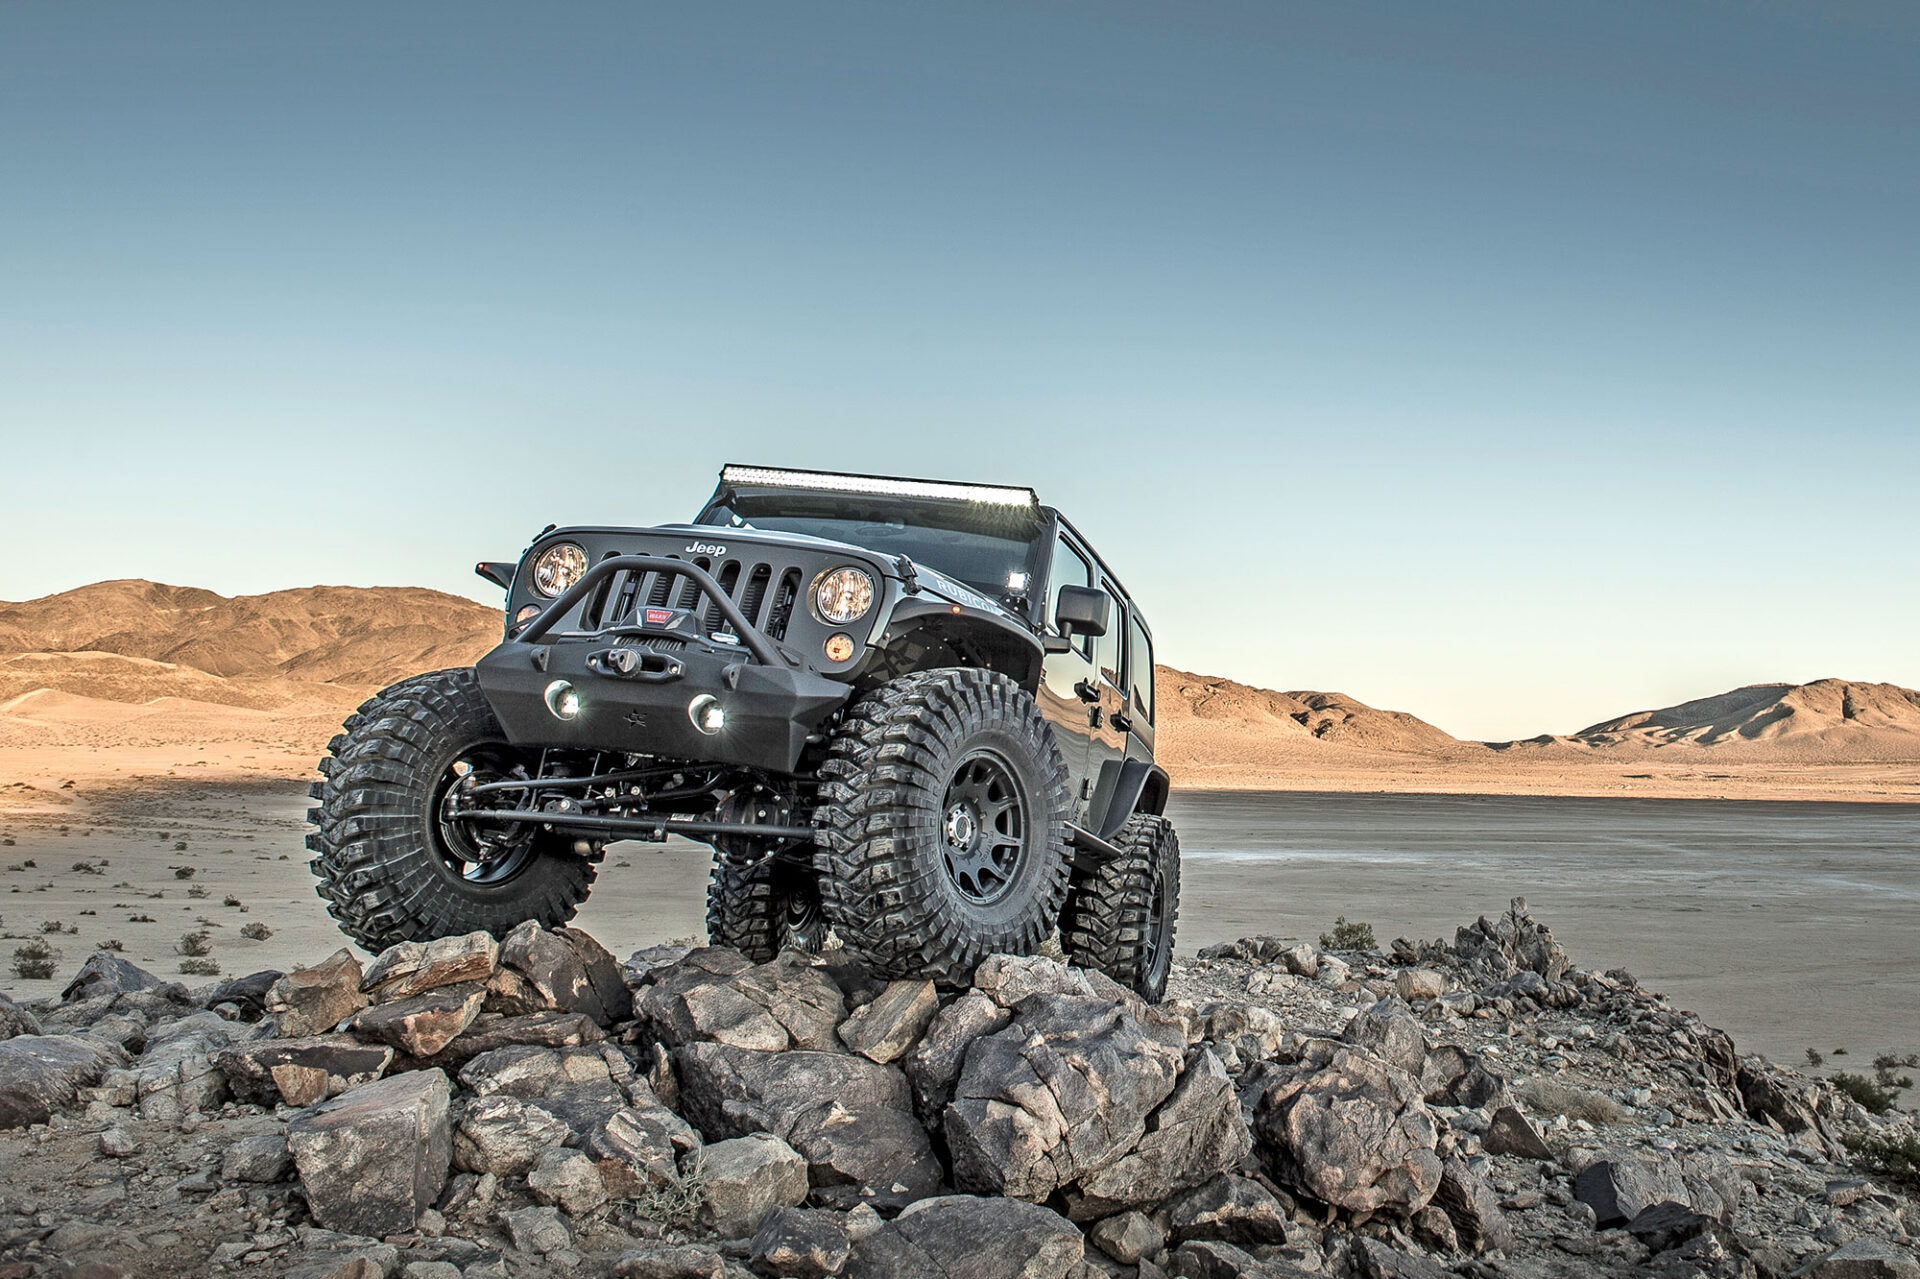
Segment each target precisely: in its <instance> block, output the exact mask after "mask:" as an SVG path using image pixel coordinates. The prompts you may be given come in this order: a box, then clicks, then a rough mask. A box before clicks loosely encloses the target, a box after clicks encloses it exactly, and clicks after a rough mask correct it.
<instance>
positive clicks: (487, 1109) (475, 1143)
mask: <svg viewBox="0 0 1920 1279" xmlns="http://www.w3.org/2000/svg"><path fill="white" fill-rule="evenodd" d="M403 1078H404V1076H403ZM572 1136H573V1130H572V1129H571V1128H569V1127H567V1126H566V1124H564V1123H562V1122H560V1120H558V1119H556V1118H554V1117H553V1115H552V1114H550V1113H549V1112H548V1111H545V1110H543V1109H541V1108H540V1107H539V1106H536V1105H533V1104H532V1103H531V1102H525V1101H521V1100H520V1099H519V1098H517V1097H505V1096H501V1097H481V1098H477V1099H476V1100H474V1101H473V1102H472V1103H471V1104H470V1105H468V1107H467V1109H466V1113H465V1114H463V1115H461V1116H460V1123H459V1125H458V1126H457V1127H456V1128H455V1129H454V1132H453V1145H452V1157H453V1164H454V1166H455V1167H457V1168H459V1169H461V1170H462V1171H464V1172H479V1173H493V1174H494V1175H495V1176H500V1177H521V1176H525V1175H526V1174H527V1173H528V1172H529V1171H531V1170H532V1168H533V1166H534V1164H535V1163H537V1162H538V1161H539V1158H540V1152H541V1151H543V1150H546V1149H548V1148H549V1147H552V1146H557V1145H560V1144H561V1143H563V1142H565V1141H567V1140H568V1139H569V1138H571V1137H572Z"/></svg>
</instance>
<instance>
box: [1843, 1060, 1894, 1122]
mask: <svg viewBox="0 0 1920 1279" xmlns="http://www.w3.org/2000/svg"><path fill="white" fill-rule="evenodd" d="M1827 1082H1828V1083H1830V1084H1832V1085H1833V1086H1834V1087H1835V1088H1838V1089H1839V1090H1840V1091H1841V1092H1843V1093H1845V1094H1846V1095H1847V1096H1849V1097H1851V1098H1853V1099H1854V1100H1855V1101H1857V1102H1859V1103H1860V1104H1861V1105H1862V1106H1865V1107H1866V1108H1867V1110H1868V1112H1869V1113H1871V1114H1875V1115H1884V1114H1887V1113H1889V1112H1891V1111H1892V1110H1893V1105H1894V1103H1895V1102H1897V1101H1899V1100H1900V1098H1899V1097H1898V1096H1896V1095H1895V1093H1894V1090H1893V1089H1891V1088H1882V1087H1881V1086H1880V1085H1879V1084H1876V1083H1875V1082H1873V1080H1871V1079H1868V1078H1867V1077H1866V1076H1865V1075H1856V1074H1853V1073H1851V1072H1849V1071H1845V1070H1838V1071H1835V1072H1834V1073H1833V1074H1832V1075H1830V1076H1828V1078H1827Z"/></svg>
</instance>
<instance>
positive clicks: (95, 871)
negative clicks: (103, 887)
mask: <svg viewBox="0 0 1920 1279" xmlns="http://www.w3.org/2000/svg"><path fill="white" fill-rule="evenodd" d="M73 869H74V870H75V871H77V872H79V873H80V874H82V875H104V874H106V873H107V872H106V871H104V870H101V869H100V867H99V866H97V865H96V864H94V863H93V862H75V863H74V864H73Z"/></svg>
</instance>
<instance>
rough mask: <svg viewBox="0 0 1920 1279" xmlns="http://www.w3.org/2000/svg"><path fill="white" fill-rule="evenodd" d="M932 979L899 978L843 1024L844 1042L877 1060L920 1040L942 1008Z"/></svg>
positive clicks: (895, 1055)
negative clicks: (929, 1023) (908, 979)
mask: <svg viewBox="0 0 1920 1279" xmlns="http://www.w3.org/2000/svg"><path fill="white" fill-rule="evenodd" d="M939 1008H940V998H939V995H938V994H937V993H936V992H935V991H934V988H933V983H932V982H930V981H895V982H889V983H887V988H886V989H885V990H883V991H881V992H880V994H879V995H878V996H877V997H876V998H874V999H873V1000H872V1001H870V1002H868V1003H866V1004H864V1005H862V1006H861V1007H860V1008H858V1009H856V1010H854V1013H853V1015H852V1016H850V1017H848V1018H847V1019H846V1021H844V1022H842V1023H841V1025H840V1042H841V1043H843V1044H845V1045H846V1046H847V1047H848V1048H851V1049H852V1050H853V1051H854V1052H857V1053H859V1054H860V1055H861V1056H862V1057H867V1058H870V1059H872V1060H874V1061H894V1060H897V1059H898V1058H900V1057H903V1056H905V1055H906V1053H907V1051H908V1050H909V1049H910V1048H912V1047H913V1046H914V1045H915V1044H916V1043H918V1042H919V1041H920V1036H921V1035H922V1034H923V1033H924V1032H925V1031H926V1029H927V1023H928V1022H930V1021H932V1020H933V1015H934V1013H935V1012H937V1011H939Z"/></svg>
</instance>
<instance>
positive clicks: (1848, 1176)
mask: <svg viewBox="0 0 1920 1279" xmlns="http://www.w3.org/2000/svg"><path fill="white" fill-rule="evenodd" d="M1214 953H1215V954H1216V956H1217V957H1216V958H1212V959H1208V960H1204V961H1197V962H1185V963H1181V964H1178V965H1177V966H1176V971H1175V974H1174V978H1173V983H1172V991H1173V995H1174V998H1172V999H1170V1000H1168V1001H1167V1002H1165V1003H1164V1004H1162V1005H1159V1006H1157V1007H1148V1006H1146V1005H1144V1004H1143V1003H1142V1002H1141V1001H1140V1000H1139V999H1138V997H1137V996H1135V995H1133V994H1132V993H1131V992H1128V991H1125V990H1122V989H1121V988H1119V987H1118V986H1116V985H1115V984H1114V983H1113V982H1111V981H1110V980H1108V979H1107V978H1105V977H1103V976H1100V975H1098V974H1093V973H1087V972H1083V971H1080V970H1077V969H1074V968H1071V967H1068V966H1066V965H1063V964H1061V963H1059V962H1057V961H1054V960H1051V959H1046V958H1040V957H1011V956H995V957H992V958H990V959H988V960H987V961H985V962H983V963H982V964H981V966H980V968H979V970H978V971H977V972H976V974H975V977H974V984H973V985H972V986H971V987H970V988H968V989H966V990H960V991H945V992H942V991H940V990H937V989H935V988H933V987H931V986H928V985H926V984H925V983H917V982H887V981H881V980H877V979H875V978H873V977H871V976H870V975H868V974H866V973H864V972H862V971H860V970H859V969H858V968H857V967H855V966H853V965H850V964H847V963H844V962H840V957H839V956H837V955H830V956H828V957H826V958H824V959H815V958H810V957H806V956H801V955H794V954H789V955H785V956H782V957H781V958H780V959H778V960H775V961H773V962H771V963H766V964H754V963H750V962H749V961H747V960H746V959H745V958H743V957H742V956H740V955H738V954H736V953H734V952H731V951H727V950H720V949H713V948H686V947H656V948H651V949H650V950H648V951H645V952H641V953H639V954H636V955H635V956H633V957H632V958H631V959H629V960H628V961H627V963H625V964H615V963H613V961H612V960H611V957H609V956H606V954H605V952H604V951H603V950H601V949H600V948H599V947H598V946H597V944H595V943H593V942H592V940H591V939H590V938H587V937H586V936H585V935H584V934H582V933H579V932H577V931H576V930H540V929H537V928H534V927H532V926H530V925H529V926H523V927H522V928H519V929H516V930H515V931H514V932H513V934H511V935H510V936H509V938H507V939H506V940H505V941H504V942H502V943H500V944H498V945H496V944H495V943H494V942H493V941H492V939H490V938H487V937H485V936H482V935H478V934H475V935H471V936H468V937H461V938H451V939H446V940H443V941H440V942H433V943H426V944H423V945H415V944H408V945H405V946H399V947H394V948H392V949H391V950H389V951H387V952H385V953H383V954H382V955H379V956H375V957H373V958H372V959H371V961H370V962H369V963H367V964H366V965H365V966H364V968H363V967H362V966H361V965H360V964H359V962H358V961H356V960H354V959H353V958H352V956H351V955H350V954H348V953H346V952H341V953H340V954H337V955H335V956H333V957H332V958H330V959H328V960H327V961H326V962H324V963H323V964H321V965H320V966H318V967H317V968H312V969H306V970H298V971H296V972H294V973H292V974H284V975H283V974H274V973H260V974H253V975H251V976H249V977H246V978H241V979H236V980H234V981H231V982H225V983H218V984H215V985H212V986H208V987H206V988H204V989H201V990H197V991H193V992H187V991H185V990H184V989H182V988H179V987H176V986H173V985H171V984H170V983H157V982H153V981H148V980H144V979H143V978H142V976H141V975H139V974H138V973H137V971H136V972H135V973H127V972H125V971H124V970H122V969H120V968H118V967H117V966H116V965H114V964H110V963H105V962H102V963H99V964H95V965H93V967H92V970H91V973H90V975H89V976H88V978H87V980H86V981H84V982H79V983H74V984H72V986H71V989H72V990H73V997H72V998H70V999H66V1000H58V999H55V1000H42V1001H38V1002H36V1003H33V1004H31V1005H23V1006H20V1007H18V1008H17V1010H15V1011H13V1012H8V1011H7V1010H6V1009H5V1007H4V1006H0V1014H5V1015H6V1016H7V1017H8V1018H9V1021H8V1024H10V1025H16V1026H18V1027H19V1030H17V1031H16V1033H14V1034H13V1035H12V1036H11V1037H5V1038H0V1105H7V1106H12V1107H13V1110H12V1111H11V1112H9V1113H13V1114H16V1115H18V1116H19V1117H20V1121H21V1122H23V1123H25V1124H26V1125H27V1126H26V1127H23V1128H15V1129H12V1130H8V1131H5V1132H0V1250H4V1249H13V1250H14V1251H16V1252H21V1253H23V1255H24V1256H25V1257H26V1258H27V1259H28V1262H29V1265H30V1266H35V1267H39V1269H40V1270H44V1271H46V1272H47V1273H69V1272H70V1271H72V1270H73V1267H72V1266H71V1265H69V1264H67V1263H70V1262H74V1261H77V1260H82V1259H91V1258H92V1257H94V1256H105V1257H107V1258H108V1260H109V1262H110V1264H116V1265H122V1266H127V1267H133V1268H136V1269H140V1268H144V1269H147V1270H156V1271H160V1272H164V1271H165V1270H166V1268H167V1267H171V1268H172V1269H175V1270H181V1269H184V1270H187V1271H190V1272H193V1273H209V1274H217V1273H247V1274H253V1273H259V1274H263V1275H267V1276H276V1275H288V1276H294V1277H296V1279H344V1277H346V1276H355V1277H356V1279H375V1277H376V1276H380V1277H383V1279H456V1276H458V1277H459V1279H511V1277H512V1276H515V1275H525V1274H546V1273H562V1272H568V1273H580V1274H586V1275H598V1274H611V1275H615V1276H647V1277H657V1276H669V1277H685V1276H702V1277H705V1279H744V1277H745V1276H746V1275H747V1274H748V1273H752V1274H757V1275H762V1276H767V1277H768V1279H798V1277H800V1276H807V1277H810V1279H816V1277H817V1279H824V1277H826V1276H851V1275H867V1276H879V1275H887V1276H895V1275H901V1276H916V1275H925V1276H930V1277H937V1279H956V1277H959V1276H976V1275H977V1276H981V1277H982V1279H985V1277H986V1276H994V1277H996V1279H997V1277H998V1276H1002V1275H1028V1276H1036V1277H1049V1276H1057V1277H1059V1279H1067V1277H1069V1276H1070V1277H1071V1279H1103V1277H1111V1279H1165V1277H1166V1276H1175V1277H1181V1276H1185V1277H1193V1276H1216V1275H1217V1276H1232V1277H1233V1279H1299V1277H1300V1276H1303V1275H1304V1276H1316V1277H1318V1279H1369V1277H1373V1276H1406V1277H1409V1279H1437V1277H1438V1276H1441V1275H1448V1274H1452V1275H1472V1276H1477V1277H1479V1279H1492V1277H1493V1276H1496V1275H1512V1276H1515V1279H1520V1277H1522V1276H1532V1275H1540V1276H1545V1275H1554V1276H1560V1275H1565V1276H1568V1277H1569V1279H1605V1277H1607V1276H1613V1275H1634V1276H1645V1277H1646V1279H1678V1277H1679V1276H1682V1275H1687V1276H1694V1275H1704V1276H1716V1277H1720V1276H1724V1277H1726V1279H1772V1277H1783V1276H1786V1275H1789V1274H1796V1273H1803V1274H1808V1275H1827V1276H1833V1275H1851V1274H1859V1273H1873V1274H1882V1273H1885V1274H1900V1273H1908V1271H1906V1270H1903V1269H1902V1267H1904V1266H1906V1265H1907V1263H1908V1262H1909V1261H1910V1260H1911V1253H1912V1248H1911V1245H1910V1240H1911V1238H1912V1237H1913V1235H1914V1234H1915V1233H1917V1232H1920V1220H1916V1218H1915V1217H1914V1215H1913V1213H1914V1209H1913V1205H1912V1204H1911V1203H1910V1202H1909V1201H1908V1200H1907V1199H1906V1198H1905V1197H1904V1196H1903V1195H1902V1194H1901V1193H1900V1192H1899V1190H1898V1187H1897V1186H1896V1185H1895V1184H1893V1183H1892V1182H1890V1181H1888V1180H1887V1179H1886V1178H1885V1176H1884V1174H1882V1173H1878V1172H1876V1170H1875V1169H1874V1168H1871V1167H1858V1166H1849V1165H1848V1164H1846V1163H1845V1162H1844V1158H1845V1152H1846V1141H1847V1140H1853V1141H1859V1140H1861V1139H1863V1138H1873V1139H1874V1140H1876V1141H1880V1142H1884V1143H1891V1144H1890V1145H1888V1146H1887V1147H1886V1148H1888V1149H1898V1148H1899V1146H1898V1143H1899V1142H1900V1141H1902V1140H1906V1139H1909V1138H1915V1139H1920V1138H1916V1134H1915V1130H1914V1125H1913V1121H1912V1120H1911V1119H1910V1118H1908V1117H1906V1116H1903V1115H1898V1114H1895V1115H1889V1116H1874V1115H1870V1114H1868V1113H1867V1112H1866V1111H1864V1110H1863V1109H1861V1108H1860V1107H1859V1106H1858V1105H1857V1104H1855V1103H1854V1102H1852V1101H1851V1100H1850V1099H1848V1098H1846V1097H1845V1096H1844V1095H1842V1094H1840V1093H1838V1092H1836V1091H1835V1090H1834V1089H1833V1088H1832V1087H1831V1086H1829V1085H1827V1084H1825V1083H1823V1082H1822V1081H1819V1080H1814V1079H1809V1078H1807V1077H1804V1076H1800V1075H1796V1074H1794V1073H1793V1072H1791V1071H1785V1070H1782V1069H1780V1068H1778V1067H1776V1066H1773V1065H1771V1064H1769V1063H1766V1062H1764V1061H1761V1060H1759V1059H1757V1058H1747V1059H1741V1058H1738V1057H1737V1056H1736V1055H1735V1053H1734V1051H1733V1048H1732V1045H1731V1043H1730V1042H1728V1041H1727V1040H1726V1038H1725V1036H1723V1035H1721V1034H1719V1033H1718V1032H1716V1031H1713V1030H1712V1029H1711V1028H1710V1027H1706V1026H1704V1025H1703V1024H1701V1023H1700V1022H1699V1019H1698V1018H1695V1017H1693V1016H1692V1015H1690V1014H1686V1013H1682V1012H1679V1011H1677V1010H1675V1009H1673V1008H1672V1007H1671V1006H1670V1005H1668V1004H1667V1003H1666V1002H1665V1001H1664V1000H1661V999H1660V998H1659V997H1658V996H1656V995H1652V994H1650V993H1648V992H1646V991H1645V990H1643V989H1641V988H1640V987H1639V985H1638V984H1637V983H1636V982H1634V981H1633V979H1632V978H1631V977H1630V976H1629V975H1627V974H1625V973H1623V972H1614V973H1594V972H1583V971H1581V970H1579V969H1577V968H1575V967H1574V966H1573V965H1572V963H1571V961H1570V960H1569V959H1568V957H1567V956H1566V954H1565V952H1564V950H1562V949H1560V948H1559V947H1558V946H1557V945H1556V944H1555V943H1553V942H1552V939H1551V934H1550V933H1549V932H1547V930H1546V929H1545V928H1544V927H1543V926H1541V925H1539V924H1538V923H1536V922H1535V921H1533V920H1532V919H1531V917H1530V916H1529V915H1527V914H1526V913H1525V911H1524V909H1523V907H1522V906H1521V904H1519V903H1516V904H1515V907H1514V908H1513V909H1510V910H1509V911H1508V912H1507V913H1505V914H1503V915H1501V916H1499V917H1497V918H1490V919H1486V920H1482V921H1479V922H1478V923H1476V924H1475V925H1473V926H1471V927H1470V928H1468V929H1465V930H1462V932H1461V934H1460V935H1459V937H1457V938H1456V941H1455V942H1453V943H1447V942H1421V943H1416V942H1410V941H1405V940H1401V941H1397V942H1395V943H1394V944H1393V946H1392V947H1391V948H1390V950H1389V951H1388V952H1386V953H1384V954H1383V953H1377V952H1371V953H1370V952H1356V951H1329V950H1323V949H1320V948H1316V947H1313V946H1311V945H1309V944H1307V943H1302V942H1297V941H1294V940H1292V939H1286V938H1273V937H1269V938H1256V939H1252V940H1250V941H1245V942H1240V943H1235V944H1233V945H1231V946H1229V947H1225V948H1222V949H1220V950H1219V951H1216V952H1214ZM1402 977H1407V978H1408V980H1405V981H1402V980H1401V978H1402ZM609 983H616V984H618V986H619V989H618V990H615V989H614V988H613V987H612V986H611V985H610V984H609ZM27 1019H31V1021H32V1025H31V1026H28V1025H27ZM35 1030H38V1031H39V1032H42V1033H34V1031H35ZM290 1030H301V1031H305V1030H313V1031H315V1032H316V1033H311V1034H298V1035H294V1034H290V1033H289V1031H290ZM16 1170H18V1171H16ZM103 1170H105V1175H101V1174H102V1171H103ZM27 1178H31V1179H33V1180H32V1183H31V1184H33V1185H35V1186H39V1185H59V1186H61V1187H62V1189H61V1190H60V1192H59V1194H58V1196H57V1197H56V1196H53V1195H49V1194H47V1193H44V1192H41V1191H38V1190H35V1191H34V1192H33V1195H34V1201H33V1203H32V1208H33V1211H32V1212H31V1213H24V1212H21V1211H17V1210H16V1208H15V1205H16V1204H19V1205H22V1206H24V1202H23V1200H22V1199H21V1198H20V1194H21V1192H20V1187H21V1186H22V1185H23V1184H27V1182H26V1180H25V1179H27ZM63 1179H64V1181H63ZM116 1214H118V1215H117V1216H116ZM133 1218H138V1219H140V1220H141V1223H142V1224H141V1225H140V1226H138V1227H136V1228H133V1229H132V1230H128V1229H127V1228H126V1227H124V1226H107V1225H103V1224H102V1223H104V1222H108V1221H118V1222H125V1221H128V1220H129V1219H133ZM115 1231H120V1232H121V1233H118V1234H116V1233H115ZM136 1234H137V1235H138V1239H139V1241H140V1242H141V1243H142V1244H143V1246H145V1247H147V1248H148V1249H149V1251H151V1250H153V1249H157V1250H159V1251H155V1252H152V1255H151V1257H149V1256H148V1255H147V1253H145V1252H143V1253H141V1254H140V1255H139V1257H136V1255H135V1253H134V1252H133V1251H131V1250H130V1249H128V1248H126V1247H123V1246H121V1244H120V1243H117V1242H116V1240H119V1239H122V1238H126V1239H132V1238H134V1237H135V1235H136ZM149 1238H150V1239H152V1240H157V1241H159V1242H157V1243H153V1244H151V1245H146V1244H145V1241H146V1240H148V1239H149ZM169 1239H175V1240H177V1242H173V1243H169V1242H167V1241H168V1240H169ZM169 1248H172V1249H175V1251H173V1252H168V1251H166V1250H167V1249H169ZM1903 1249H1904V1250H1905V1251H1904V1252H1903V1251H1902V1250H1903ZM154 1258H164V1260H155V1259H154ZM9 1259H11V1258H9ZM5 1273H6V1275H7V1276H8V1279H11V1275H12V1272H11V1271H6V1272H5ZM26 1273H34V1272H33V1271H32V1270H29V1271H27V1272H26Z"/></svg>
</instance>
